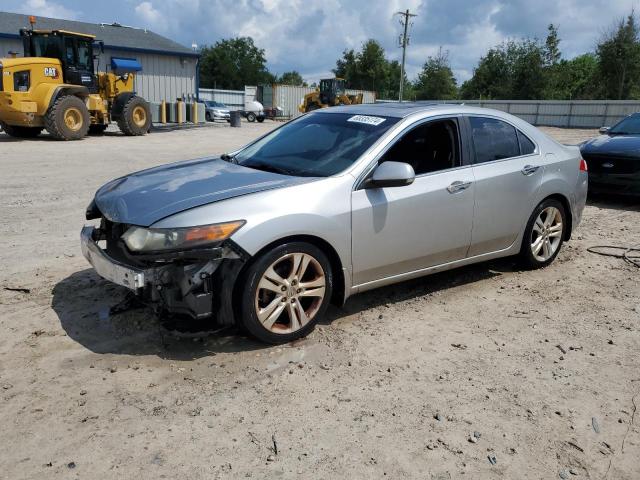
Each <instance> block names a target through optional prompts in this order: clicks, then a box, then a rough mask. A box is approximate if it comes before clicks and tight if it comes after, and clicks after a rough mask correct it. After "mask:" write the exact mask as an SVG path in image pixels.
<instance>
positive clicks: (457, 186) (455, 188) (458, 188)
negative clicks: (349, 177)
mask: <svg viewBox="0 0 640 480" xmlns="http://www.w3.org/2000/svg"><path fill="white" fill-rule="evenodd" d="M470 186H471V182H461V181H460V180H457V181H455V182H453V183H452V184H451V185H449V186H448V187H447V191H448V192H449V193H458V192H462V191H463V190H466V189H467V188H469V187H470Z"/></svg>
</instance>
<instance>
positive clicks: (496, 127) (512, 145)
mask: <svg viewBox="0 0 640 480" xmlns="http://www.w3.org/2000/svg"><path fill="white" fill-rule="evenodd" d="M469 120H470V122H471V130H472V135H473V145H474V147H475V151H476V163H485V162H492V161H494V160H502V159H503V158H511V157H517V156H519V155H520V144H519V142H518V134H517V132H516V129H515V128H514V127H513V126H511V125H509V124H508V123H506V122H503V121H501V120H497V119H495V118H486V117H470V118H469Z"/></svg>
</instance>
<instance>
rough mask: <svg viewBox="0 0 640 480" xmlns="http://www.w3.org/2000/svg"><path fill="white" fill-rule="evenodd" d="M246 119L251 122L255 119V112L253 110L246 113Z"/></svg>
mask: <svg viewBox="0 0 640 480" xmlns="http://www.w3.org/2000/svg"><path fill="white" fill-rule="evenodd" d="M247 120H248V121H249V122H251V123H253V122H255V121H256V114H255V113H253V112H249V113H247Z"/></svg>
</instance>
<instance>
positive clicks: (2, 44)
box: [0, 38, 23, 58]
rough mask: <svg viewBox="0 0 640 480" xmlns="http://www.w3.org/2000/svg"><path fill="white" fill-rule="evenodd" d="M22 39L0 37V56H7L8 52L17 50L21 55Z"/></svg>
mask: <svg viewBox="0 0 640 480" xmlns="http://www.w3.org/2000/svg"><path fill="white" fill-rule="evenodd" d="M22 50H23V49H22V41H20V40H13V39H11V38H0V58H3V57H9V52H18V54H19V55H20V56H22Z"/></svg>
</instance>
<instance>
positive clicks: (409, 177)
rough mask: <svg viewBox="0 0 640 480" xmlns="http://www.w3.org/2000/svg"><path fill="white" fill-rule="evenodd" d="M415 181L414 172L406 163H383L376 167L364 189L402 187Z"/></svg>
mask: <svg viewBox="0 0 640 480" xmlns="http://www.w3.org/2000/svg"><path fill="white" fill-rule="evenodd" d="M415 179H416V172H414V171H413V167H412V166H411V165H409V164H408V163H403V162H384V163H381V164H380V165H378V166H377V167H376V169H375V170H374V171H373V175H372V176H371V177H370V178H369V180H367V182H366V184H365V188H384V187H404V186H406V185H411V184H412V183H413V181H414V180H415Z"/></svg>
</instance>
